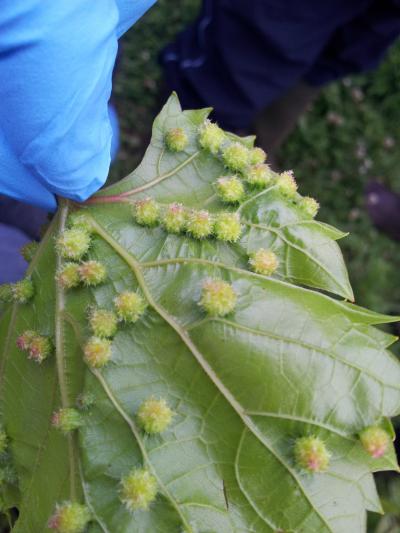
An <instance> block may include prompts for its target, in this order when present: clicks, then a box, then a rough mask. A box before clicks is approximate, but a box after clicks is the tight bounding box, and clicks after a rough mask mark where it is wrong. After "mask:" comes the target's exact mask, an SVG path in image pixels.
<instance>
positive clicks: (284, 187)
mask: <svg viewBox="0 0 400 533" xmlns="http://www.w3.org/2000/svg"><path fill="white" fill-rule="evenodd" d="M277 187H278V190H279V191H280V192H281V193H282V194H283V195H284V196H287V197H289V198H293V197H294V195H295V194H296V191H297V183H296V180H295V178H294V175H293V172H292V171H291V170H287V171H286V172H281V174H279V176H278V180H277Z"/></svg>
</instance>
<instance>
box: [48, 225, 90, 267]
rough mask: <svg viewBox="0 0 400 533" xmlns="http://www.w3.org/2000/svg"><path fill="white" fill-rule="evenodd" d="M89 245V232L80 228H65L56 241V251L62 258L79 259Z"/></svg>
mask: <svg viewBox="0 0 400 533" xmlns="http://www.w3.org/2000/svg"><path fill="white" fill-rule="evenodd" d="M89 247H90V234H89V233H88V232H87V231H86V230H84V229H82V228H71V229H66V230H65V231H63V232H62V233H61V234H60V236H59V237H58V239H57V241H56V248H57V251H58V253H59V254H60V255H61V257H63V258H64V259H73V260H78V259H81V258H82V257H83V256H84V255H85V254H86V253H87V251H88V250H89Z"/></svg>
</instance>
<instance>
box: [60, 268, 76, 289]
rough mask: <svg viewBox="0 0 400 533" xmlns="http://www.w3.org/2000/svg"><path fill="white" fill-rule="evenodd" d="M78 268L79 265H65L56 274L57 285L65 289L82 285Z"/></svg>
mask: <svg viewBox="0 0 400 533" xmlns="http://www.w3.org/2000/svg"><path fill="white" fill-rule="evenodd" d="M78 268H79V265H78V264H77V263H72V262H67V263H65V264H64V265H63V266H62V267H61V268H60V270H59V271H58V272H57V274H56V280H57V283H58V284H59V285H60V286H61V287H62V288H63V289H72V288H73V287H77V286H78V285H79V283H80V277H79V273H78Z"/></svg>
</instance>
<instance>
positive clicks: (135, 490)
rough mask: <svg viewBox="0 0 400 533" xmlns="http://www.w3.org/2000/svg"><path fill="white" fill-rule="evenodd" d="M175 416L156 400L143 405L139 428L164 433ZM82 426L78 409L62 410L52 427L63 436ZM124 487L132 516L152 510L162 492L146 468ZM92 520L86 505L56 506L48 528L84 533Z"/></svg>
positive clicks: (136, 470) (137, 471)
mask: <svg viewBox="0 0 400 533" xmlns="http://www.w3.org/2000/svg"><path fill="white" fill-rule="evenodd" d="M80 402H81V400H80ZM85 404H86V402H85ZM173 416H174V412H173V411H172V410H171V408H170V407H169V406H168V404H167V402H166V401H165V400H164V399H156V398H153V397H151V398H148V399H147V400H145V401H143V402H142V403H141V404H140V406H139V408H138V410H137V413H136V419H137V422H138V424H139V426H140V427H141V428H142V429H143V431H145V432H146V433H147V434H149V435H156V434H159V433H162V432H164V431H165V430H166V429H167V428H168V426H169V425H170V424H171V422H172V419H173ZM82 424H83V417H82V415H81V413H80V412H79V411H78V410H76V409H74V408H62V409H59V410H58V411H56V412H55V413H54V414H53V416H52V425H53V426H54V427H55V428H56V429H58V430H59V431H61V432H62V433H63V434H68V433H70V432H71V431H74V430H76V429H78V428H79V427H80V426H82ZM120 485H121V488H120V499H121V501H122V502H123V503H124V504H125V505H126V507H127V509H128V510H129V511H132V512H133V511H136V510H146V509H148V508H149V505H150V504H151V503H152V502H153V501H154V500H155V498H156V496H157V492H158V483H157V480H156V478H155V476H154V475H153V474H151V473H150V471H149V470H148V469H146V468H133V469H131V470H130V471H129V472H128V473H127V474H126V475H124V476H123V477H122V479H121V482H120ZM90 519H91V514H90V512H89V510H88V509H87V507H86V506H85V505H81V504H79V503H73V502H64V503H62V504H61V505H57V506H56V509H55V512H54V514H53V516H52V517H51V518H50V520H49V522H48V527H49V528H51V529H56V530H57V531H58V532H59V533H82V532H83V531H84V530H85V528H86V525H87V523H88V522H89V521H90Z"/></svg>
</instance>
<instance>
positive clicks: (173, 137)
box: [146, 120, 319, 231]
mask: <svg viewBox="0 0 400 533" xmlns="http://www.w3.org/2000/svg"><path fill="white" fill-rule="evenodd" d="M164 140H165V145H166V147H167V149H168V150H169V151H171V152H181V151H184V150H185V149H186V148H187V147H188V145H189V139H188V136H187V134H186V132H185V130H184V129H183V128H180V127H177V128H172V129H169V130H168V131H167V132H166V134H165V139H164ZM197 143H198V144H199V145H200V147H201V148H202V149H203V150H207V151H208V152H210V153H211V154H213V155H214V156H217V157H219V158H220V159H221V161H222V162H223V164H224V165H225V167H226V168H227V169H228V170H229V171H231V172H233V175H231V176H221V177H220V178H219V179H218V181H217V183H216V190H217V193H218V195H219V197H220V199H221V200H222V201H223V202H224V203H227V204H235V203H239V202H241V201H242V200H243V199H244V197H245V196H246V189H245V186H244V183H246V184H247V186H248V187H249V188H250V189H254V188H256V189H257V188H258V189H263V188H266V187H269V186H271V185H274V186H275V187H276V188H277V189H278V190H279V191H280V193H281V194H282V195H283V196H285V197H286V198H288V199H290V200H292V201H293V203H295V204H296V205H298V206H299V207H300V208H301V210H302V211H303V213H304V214H305V215H307V216H308V217H312V218H313V217H315V216H316V214H317V212H318V209H319V204H318V202H317V201H316V200H314V198H309V197H302V196H301V195H300V194H298V193H297V183H296V180H295V178H294V176H293V173H292V171H286V172H282V173H280V174H277V173H275V172H273V171H272V170H271V168H270V167H269V165H267V164H266V160H267V154H266V153H265V152H264V150H262V148H258V147H257V148H248V147H247V146H246V145H245V144H243V143H242V142H239V141H232V140H231V137H230V136H229V135H227V134H226V133H225V132H224V131H223V130H222V129H221V128H220V127H219V126H218V125H217V124H215V123H213V122H211V121H210V120H205V122H204V123H203V124H202V125H201V126H200V127H199V129H198V132H197ZM146 224H147V223H146ZM179 231H181V230H179Z"/></svg>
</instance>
